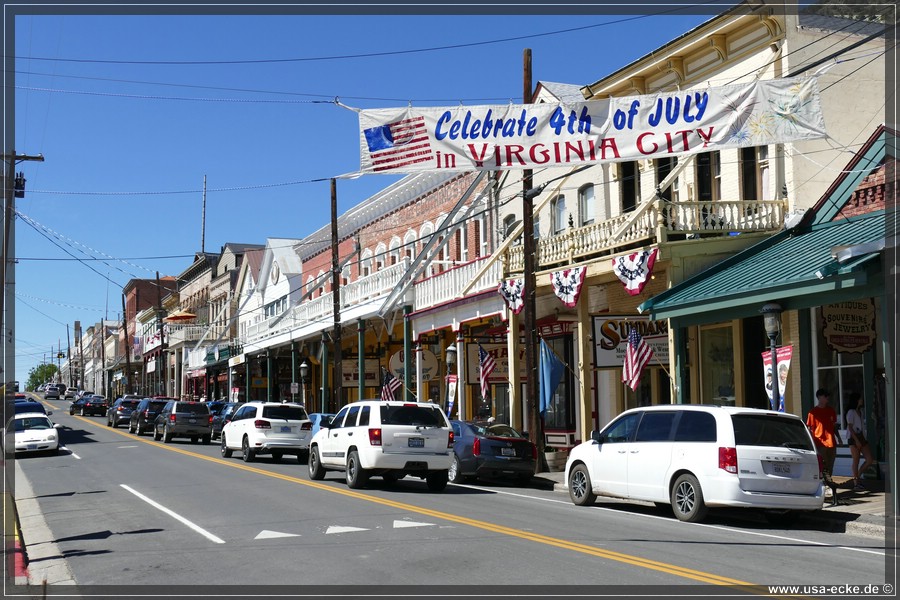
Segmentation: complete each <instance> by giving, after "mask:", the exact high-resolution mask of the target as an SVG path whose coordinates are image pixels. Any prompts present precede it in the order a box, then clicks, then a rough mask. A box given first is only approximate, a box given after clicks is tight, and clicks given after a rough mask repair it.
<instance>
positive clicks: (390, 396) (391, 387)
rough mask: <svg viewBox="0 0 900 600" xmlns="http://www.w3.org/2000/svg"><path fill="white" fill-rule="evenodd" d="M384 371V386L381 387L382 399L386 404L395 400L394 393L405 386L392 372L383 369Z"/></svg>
mask: <svg viewBox="0 0 900 600" xmlns="http://www.w3.org/2000/svg"><path fill="white" fill-rule="evenodd" d="M382 371H384V384H383V385H382V386H381V399H382V400H384V401H385V402H388V401H390V400H395V398H394V392H396V391H397V390H399V389H400V388H401V387H402V386H403V382H402V381H400V380H399V379H397V378H396V377H394V376H393V375H392V374H391V372H390V371H388V370H386V369H383V368H382Z"/></svg>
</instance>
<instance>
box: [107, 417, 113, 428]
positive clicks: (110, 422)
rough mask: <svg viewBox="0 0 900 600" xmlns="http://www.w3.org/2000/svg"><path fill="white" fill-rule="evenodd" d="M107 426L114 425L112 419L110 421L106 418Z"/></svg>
mask: <svg viewBox="0 0 900 600" xmlns="http://www.w3.org/2000/svg"><path fill="white" fill-rule="evenodd" d="M106 426H107V427H112V421H110V420H109V419H106Z"/></svg>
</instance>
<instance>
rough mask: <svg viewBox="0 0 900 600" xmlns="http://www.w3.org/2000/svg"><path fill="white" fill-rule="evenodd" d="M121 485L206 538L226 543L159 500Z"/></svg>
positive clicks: (218, 542)
mask: <svg viewBox="0 0 900 600" xmlns="http://www.w3.org/2000/svg"><path fill="white" fill-rule="evenodd" d="M119 485H120V486H122V488H123V489H125V490H126V491H128V492H131V493H132V494H134V495H135V496H137V497H138V498H140V499H141V500H143V501H144V502H146V503H147V504H149V505H150V506H152V507H153V508H157V509H159V510H161V511H162V512H164V513H166V514H167V515H169V516H170V517H172V518H173V519H175V520H176V521H180V522H181V523H184V524H185V525H187V526H188V527H190V528H191V529H193V530H194V531H196V532H197V533H199V534H200V535H202V536H203V537H205V538H206V539H208V540H211V541H213V542H215V543H217V544H224V543H225V540H223V539H221V538H218V537H216V536H214V535H213V534H211V533H210V532H208V531H207V530H205V529H203V528H202V527H200V526H199V525H197V524H195V523H192V522H190V521H188V520H187V519H185V518H184V517H182V516H181V515H179V514H178V513H176V512H175V511H173V510H170V509H168V508H166V507H165V506H163V505H162V504H160V503H159V502H156V501H155V500H151V499H150V498H148V497H147V496H145V495H143V494H142V493H140V492H138V491H136V490H133V489H132V488H130V487H128V486H127V485H125V484H124V483H120V484H119Z"/></svg>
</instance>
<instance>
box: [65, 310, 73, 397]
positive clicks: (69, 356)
mask: <svg viewBox="0 0 900 600" xmlns="http://www.w3.org/2000/svg"><path fill="white" fill-rule="evenodd" d="M66 360H67V361H68V362H69V387H75V383H74V382H73V381H72V371H73V369H72V339H71V338H70V337H69V324H68V323H66Z"/></svg>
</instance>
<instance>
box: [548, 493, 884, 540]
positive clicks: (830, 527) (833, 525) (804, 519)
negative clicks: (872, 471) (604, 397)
mask: <svg viewBox="0 0 900 600" xmlns="http://www.w3.org/2000/svg"><path fill="white" fill-rule="evenodd" d="M553 491H554V492H558V493H563V494H568V493H569V487H568V486H567V485H566V484H565V483H555V484H553ZM840 514H842V515H848V513H840ZM849 514H852V513H849ZM863 518H864V519H866V520H862V521H860V520H849V519H844V518H840V517H838V516H837V515H834V516H830V515H828V514H827V512H826V513H825V514H824V515H821V514H818V513H816V514H812V515H801V516H800V518H799V519H798V522H800V523H803V524H805V525H807V526H810V527H814V528H816V529H817V530H819V531H830V532H833V533H852V534H854V535H862V536H867V537H878V538H884V536H885V524H884V518H883V517H881V516H877V517H876V516H870V517H863ZM868 519H880V520H881V522H880V523H873V522H871V521H869V520H868ZM747 520H749V521H753V522H755V523H758V522H761V521H762V520H761V519H753V518H749V519H747Z"/></svg>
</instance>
